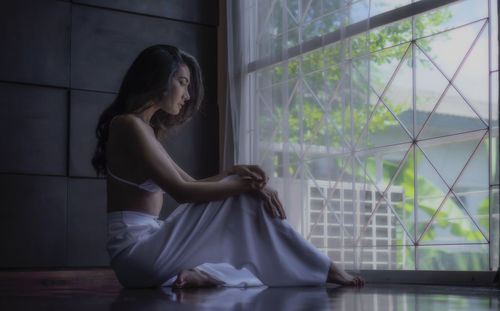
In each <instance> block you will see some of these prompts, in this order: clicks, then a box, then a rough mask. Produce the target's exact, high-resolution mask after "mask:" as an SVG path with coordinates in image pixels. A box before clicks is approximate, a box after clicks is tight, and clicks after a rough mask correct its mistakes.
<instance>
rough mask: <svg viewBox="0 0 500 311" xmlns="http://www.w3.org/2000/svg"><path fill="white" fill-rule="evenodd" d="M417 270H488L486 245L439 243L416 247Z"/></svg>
mask: <svg viewBox="0 0 500 311" xmlns="http://www.w3.org/2000/svg"><path fill="white" fill-rule="evenodd" d="M417 258H418V259H417V260H418V267H417V268H418V269H419V270H435V271H440V270H457V271H478V270H488V266H489V264H488V245H481V244H476V245H474V244H471V245H439V246H420V247H418V248H417Z"/></svg>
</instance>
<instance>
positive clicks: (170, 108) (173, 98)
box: [157, 65, 191, 115]
mask: <svg viewBox="0 0 500 311" xmlns="http://www.w3.org/2000/svg"><path fill="white" fill-rule="evenodd" d="M190 78H191V76H190V72H189V68H188V67H187V66H186V65H181V66H180V67H179V70H177V72H176V73H175V74H174V77H173V79H172V85H171V86H170V92H166V93H164V96H163V98H162V99H161V100H159V101H158V102H157V104H158V105H159V106H160V109H163V110H164V111H165V112H167V113H169V114H171V115H177V114H179V112H180V111H181V109H182V106H184V103H185V101H187V100H189V92H188V85H189V81H190Z"/></svg>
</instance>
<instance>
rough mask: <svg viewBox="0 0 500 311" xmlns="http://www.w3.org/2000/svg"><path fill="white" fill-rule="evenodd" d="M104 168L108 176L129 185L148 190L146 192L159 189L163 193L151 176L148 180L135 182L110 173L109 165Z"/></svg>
mask: <svg viewBox="0 0 500 311" xmlns="http://www.w3.org/2000/svg"><path fill="white" fill-rule="evenodd" d="M106 170H107V171H108V174H109V176H111V177H113V178H114V179H116V180H118V181H121V182H123V183H126V184H129V185H131V186H134V187H137V188H140V189H142V190H145V191H148V192H160V191H161V192H163V193H165V191H163V189H162V188H160V186H158V184H157V183H155V182H154V181H153V180H152V179H151V178H149V179H148V180H146V181H145V182H143V183H142V184H136V183H134V182H131V181H128V180H125V179H123V178H120V177H118V176H116V175H115V174H113V173H111V171H110V170H109V167H107V166H106Z"/></svg>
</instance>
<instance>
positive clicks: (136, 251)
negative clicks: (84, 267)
mask: <svg viewBox="0 0 500 311" xmlns="http://www.w3.org/2000/svg"><path fill="white" fill-rule="evenodd" d="M107 248H108V252H109V255H110V257H111V265H112V267H113V268H114V270H115V272H116V275H117V277H118V280H119V281H120V282H121V283H122V284H123V285H124V286H125V287H150V286H160V285H171V284H172V282H173V279H174V278H175V276H176V275H177V274H178V273H179V272H180V271H181V270H183V269H192V268H198V269H200V270H202V271H204V272H206V273H208V274H210V275H211V276H213V277H214V278H216V279H218V280H221V281H223V282H225V285H226V286H257V285H261V284H262V283H263V284H265V285H268V286H300V285H320V284H324V282H325V280H326V276H327V271H328V268H329V265H330V260H329V258H328V257H327V256H325V255H324V254H323V253H321V252H320V251H319V250H317V249H316V248H315V247H314V246H312V245H311V244H310V243H309V242H307V241H306V240H305V239H304V238H303V237H302V236H301V235H300V234H298V233H297V232H296V231H295V230H294V229H293V228H292V227H291V226H290V224H289V223H288V222H287V221H286V220H285V221H284V220H280V219H277V218H271V217H270V216H269V215H268V214H267V212H265V210H264V208H263V206H262V203H261V201H260V200H258V199H257V198H256V197H254V196H253V195H250V194H243V195H239V196H234V197H231V198H228V199H225V200H220V201H214V202H208V203H202V204H182V205H180V206H179V207H178V208H177V209H176V210H175V211H174V212H173V213H172V214H171V215H170V217H168V218H167V219H166V220H165V221H161V220H158V219H157V217H154V216H151V215H148V214H145V213H140V212H131V211H125V212H112V213H109V214H108V242H107ZM238 269H239V270H238ZM261 282H262V283H261Z"/></svg>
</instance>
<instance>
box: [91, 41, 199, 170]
mask: <svg viewBox="0 0 500 311" xmlns="http://www.w3.org/2000/svg"><path fill="white" fill-rule="evenodd" d="M181 65H186V66H187V67H188V68H189V71H190V75H191V79H190V83H189V86H188V92H189V97H190V98H189V100H188V101H186V102H185V104H184V106H183V107H182V109H181V110H180V112H179V114H178V115H171V114H169V113H167V112H165V111H163V110H161V109H160V110H158V111H157V112H156V113H155V114H154V115H153V116H152V117H151V121H150V126H151V127H152V128H153V130H154V132H155V135H156V137H157V138H159V139H163V138H164V137H165V135H166V133H167V131H168V130H169V129H171V128H172V127H174V126H176V125H180V124H183V123H185V122H186V121H187V120H189V119H190V118H191V116H192V115H193V114H194V113H195V112H196V111H198V109H199V108H200V105H201V102H202V101H203V95H204V88H203V81H202V75H201V69H200V66H199V65H198V62H197V61H196V59H195V58H194V57H193V56H191V55H189V54H188V53H186V52H184V51H182V50H179V49H178V48H176V47H174V46H170V45H164V44H160V45H154V46H151V47H148V48H146V49H144V50H143V51H142V52H141V53H140V54H139V56H137V58H136V59H135V60H134V62H133V63H132V65H131V66H130V68H129V69H128V71H127V73H126V74H125V77H124V78H123V81H122V84H121V86H120V90H119V92H118V95H117V96H116V98H115V100H114V101H113V102H112V103H111V105H110V106H109V107H108V108H106V109H105V110H104V111H103V113H102V114H101V116H100V117H99V121H98V123H97V128H96V131H95V133H96V136H97V146H96V150H95V153H94V156H93V158H92V166H93V167H94V169H95V171H96V173H97V175H106V142H107V141H108V134H109V125H110V123H111V120H112V119H113V118H114V117H116V116H117V115H121V114H128V113H138V112H142V111H144V110H146V109H147V108H149V107H150V106H151V105H152V104H151V101H152V100H160V99H162V98H163V96H167V94H168V92H169V91H170V89H171V83H172V79H173V77H174V75H175V73H176V72H177V71H178V70H179V67H180V66H181Z"/></svg>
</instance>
